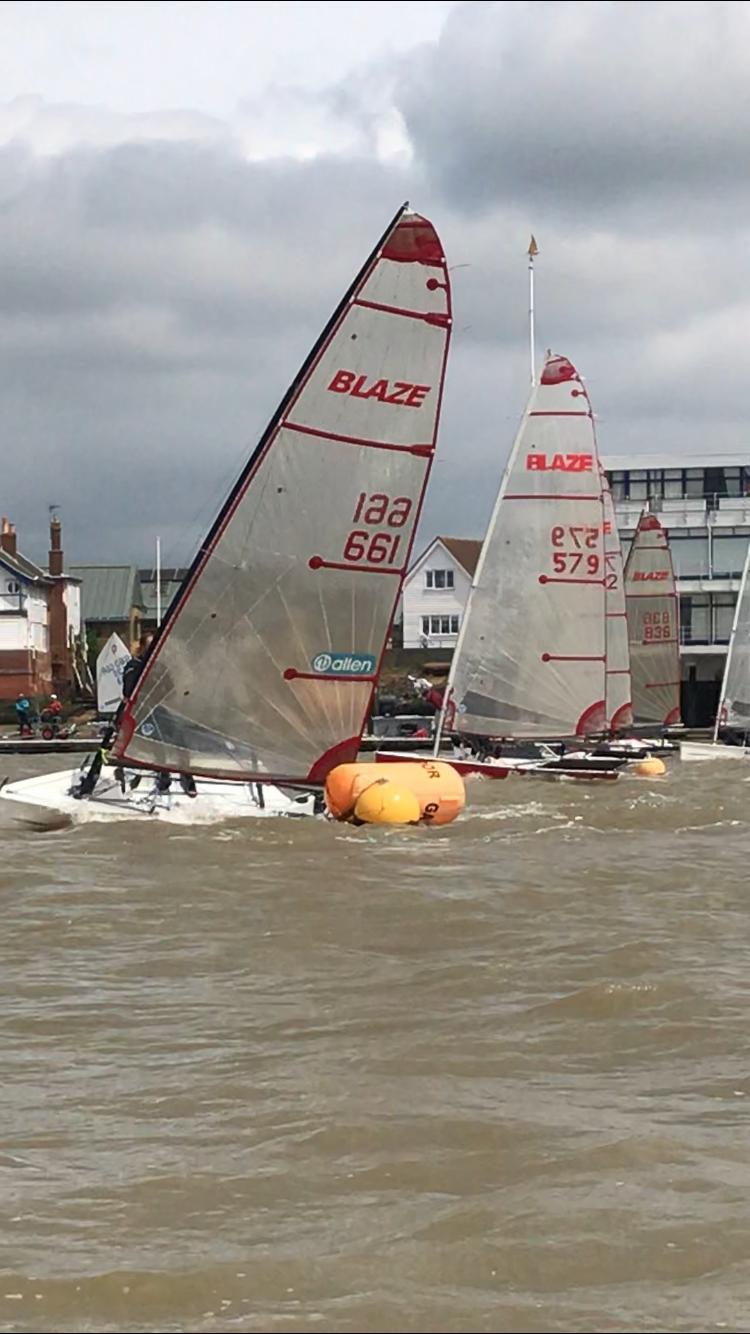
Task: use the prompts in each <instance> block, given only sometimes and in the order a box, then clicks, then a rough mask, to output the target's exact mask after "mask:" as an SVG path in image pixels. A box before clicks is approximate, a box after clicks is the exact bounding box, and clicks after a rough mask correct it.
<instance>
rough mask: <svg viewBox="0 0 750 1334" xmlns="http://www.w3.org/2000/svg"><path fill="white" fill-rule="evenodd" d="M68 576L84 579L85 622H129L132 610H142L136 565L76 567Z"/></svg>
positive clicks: (82, 603) (82, 607) (83, 607)
mask: <svg viewBox="0 0 750 1334" xmlns="http://www.w3.org/2000/svg"><path fill="white" fill-rule="evenodd" d="M69 573H70V574H72V575H73V576H74V578H76V579H80V580H81V584H82V588H81V614H82V616H83V619H84V620H85V621H126V620H127V619H128V617H129V616H130V612H131V608H133V607H141V608H142V607H143V595H142V593H141V585H140V580H139V578H138V569H137V567H136V566H135V565H73V566H71V568H70V570H69Z"/></svg>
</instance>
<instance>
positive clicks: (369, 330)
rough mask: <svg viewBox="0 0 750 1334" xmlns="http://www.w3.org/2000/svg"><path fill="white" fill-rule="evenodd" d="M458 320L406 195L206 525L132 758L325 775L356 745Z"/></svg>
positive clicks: (140, 713) (158, 656)
mask: <svg viewBox="0 0 750 1334" xmlns="http://www.w3.org/2000/svg"><path fill="white" fill-rule="evenodd" d="M451 322H452V314H451V302H450V281H449V276H448V271H447V266H446V262H445V256H444V254H443V251H442V247H441V245H440V242H439V239H438V237H437V235H436V233H435V231H434V228H433V227H432V225H431V224H430V223H429V222H428V221H427V220H426V219H424V218H421V217H419V215H417V214H407V213H406V212H405V210H400V211H399V213H398V214H397V215H396V217H395V219H394V220H393V222H392V223H391V224H390V225H389V227H388V229H387V230H386V232H385V233H384V234H383V237H382V238H381V240H380V241H379V242H378V245H377V246H376V247H375V249H374V250H373V252H372V254H371V255H370V257H369V258H368V260H367V262H366V263H365V265H364V266H363V268H362V269H361V271H360V273H359V275H358V277H357V278H356V279H355V281H354V283H352V285H351V286H350V288H349V290H348V292H347V294H346V296H345V297H344V299H343V301H342V302H340V303H339V306H338V307H337V310H336V312H335V313H334V315H333V316H332V318H331V320H329V322H328V324H327V325H326V329H325V331H324V333H323V335H322V336H321V338H319V339H318V340H317V342H316V345H315V347H314V348H313V350H312V352H311V353H310V354H309V356H308V357H307V359H306V361H305V363H304V366H303V369H302V371H301V372H299V373H298V375H297V376H296V377H295V379H294V381H293V383H292V385H291V386H290V388H289V390H288V391H287V393H286V395H285V396H284V399H283V400H282V404H281V405H280V407H279V408H278V409H277V411H276V413H275V414H274V417H273V418H272V421H271V423H270V425H269V427H268V428H267V429H266V431H265V432H264V433H263V436H262V438H261V441H260V443H259V445H258V447H257V448H256V449H255V450H254V451H253V453H252V455H251V457H250V459H249V460H248V463H247V464H246V466H245V468H244V469H243V471H242V474H241V476H240V478H239V479H238V482H237V483H236V484H235V486H234V487H233V488H232V491H231V492H230V495H229V496H228V497H227V500H226V501H225V503H224V505H223V506H222V509H221V512H220V514H219V516H218V517H217V519H216V521H215V522H214V524H213V526H212V528H211V531H210V533H209V535H208V537H207V538H206V539H205V541H204V542H203V543H202V545H201V548H200V549H199V551H198V553H197V555H196V558H195V560H194V562H193V566H192V567H191V572H190V574H189V576H188V579H187V580H186V582H185V584H184V585H183V588H182V590H181V593H180V595H179V597H178V598H177V599H175V600H174V602H173V604H172V606H171V607H170V610H169V612H168V615H167V617H166V619H165V622H164V630H163V632H162V634H161V635H160V636H159V637H158V639H157V642H156V645H155V648H154V651H153V652H152V654H151V656H150V657H149V660H148V663H147V665H146V668H145V670H144V672H143V674H142V676H141V679H140V681H139V683H138V687H137V689H136V691H135V692H134V694H133V696H132V698H131V700H130V702H129V705H128V707H127V708H126V710H125V712H124V715H123V719H122V722H121V726H120V731H119V734H118V737H117V739H116V741H115V745H114V746H113V750H112V753H113V755H114V756H115V757H116V758H117V759H118V760H120V761H127V762H128V763H132V764H140V765H142V766H144V767H149V768H165V769H179V770H180V771H182V772H189V773H193V774H195V775H197V776H206V777H217V778H219V777H220V778H223V779H235V780H237V781H247V779H253V780H260V781H269V782H288V783H318V782H321V781H322V780H323V778H324V777H325V773H326V772H327V770H328V769H329V768H330V767H331V766H332V765H333V764H334V763H338V762H341V761H342V760H344V759H350V758H354V756H355V755H356V750H357V747H358V743H359V739H360V736H361V732H362V728H363V726H364V724H365V721H366V718H367V714H368V711H369V707H370V703H371V699H372V694H373V690H374V687H375V684H376V682H377V679H378V675H379V672H380V670H381V667H382V660H383V655H384V652H385V648H386V645H387V639H388V633H389V631H390V626H391V623H392V619H393V615H394V613H395V610H396V606H397V603H398V597H399V593H400V590H401V585H402V581H403V576H404V573H405V570H406V568H407V566H408V561H409V556H410V553H411V549H412V545H413V541H414V536H415V531H416V526H417V523H418V520H419V516H420V513H421V509H422V505H423V501H424V494H425V489H426V485H427V480H428V476H429V471H430V467H431V464H432V458H433V455H434V450H435V445H436V441H437V434H438V427H439V420H440V409H441V406H442V395H443V386H444V382H445V367H446V360H447V353H448V345H449V340H450V330H451ZM259 499H261V500H262V504H259V503H258V500H259ZM352 627H354V628H352ZM230 642H231V653H230V654H229V655H227V656H223V655H222V646H223V645H226V646H227V647H229V646H230ZM279 717H282V718H286V719H287V722H288V724H289V726H288V728H287V730H286V733H285V732H284V729H283V728H278V719H279ZM295 720H296V721H295ZM275 730H277V734H278V740H277V741H276V742H273V741H272V738H273V736H274V732H275ZM228 736H229V737H231V738H232V742H231V744H230V743H228V742H227V739H226V738H227V737H228ZM260 738H262V739H263V740H262V744H261V740H260Z"/></svg>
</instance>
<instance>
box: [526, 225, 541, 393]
mask: <svg viewBox="0 0 750 1334" xmlns="http://www.w3.org/2000/svg"><path fill="white" fill-rule="evenodd" d="M528 253H529V366H530V370H531V385H532V388H533V386H534V385H535V384H536V356H535V351H534V256H535V255H538V254H539V247H538V245H537V243H536V241H535V240H534V237H533V236H532V238H531V240H530V242H529V251H528Z"/></svg>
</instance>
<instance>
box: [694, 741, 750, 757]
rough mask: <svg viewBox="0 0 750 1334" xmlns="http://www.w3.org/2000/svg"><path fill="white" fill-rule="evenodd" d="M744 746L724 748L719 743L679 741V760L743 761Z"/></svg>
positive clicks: (745, 754)
mask: <svg viewBox="0 0 750 1334" xmlns="http://www.w3.org/2000/svg"><path fill="white" fill-rule="evenodd" d="M747 756H748V752H747V750H746V749H745V747H744V746H725V745H724V744H723V742H721V741H681V742H680V759H681V760H689V761H692V760H745V759H747Z"/></svg>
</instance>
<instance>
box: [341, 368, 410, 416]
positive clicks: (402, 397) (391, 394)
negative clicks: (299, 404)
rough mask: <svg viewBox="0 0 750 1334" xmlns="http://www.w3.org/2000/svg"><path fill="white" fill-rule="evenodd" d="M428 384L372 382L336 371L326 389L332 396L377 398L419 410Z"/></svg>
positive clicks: (359, 376)
mask: <svg viewBox="0 0 750 1334" xmlns="http://www.w3.org/2000/svg"><path fill="white" fill-rule="evenodd" d="M431 387H432V386H431V385H429V384H412V383H411V382H410V381H408V380H372V381H371V383H370V384H368V383H367V376H366V375H357V374H356V372H355V371H343V370H342V371H336V374H335V375H334V377H333V379H332V380H331V383H330V384H329V385H328V389H329V390H330V392H331V393H332V394H350V395H351V397H352V398H378V399H380V402H381V403H396V404H398V405H399V406H400V407H402V408H421V406H422V404H423V403H424V400H425V399H426V397H427V395H428V394H429V392H430V389H431Z"/></svg>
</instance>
